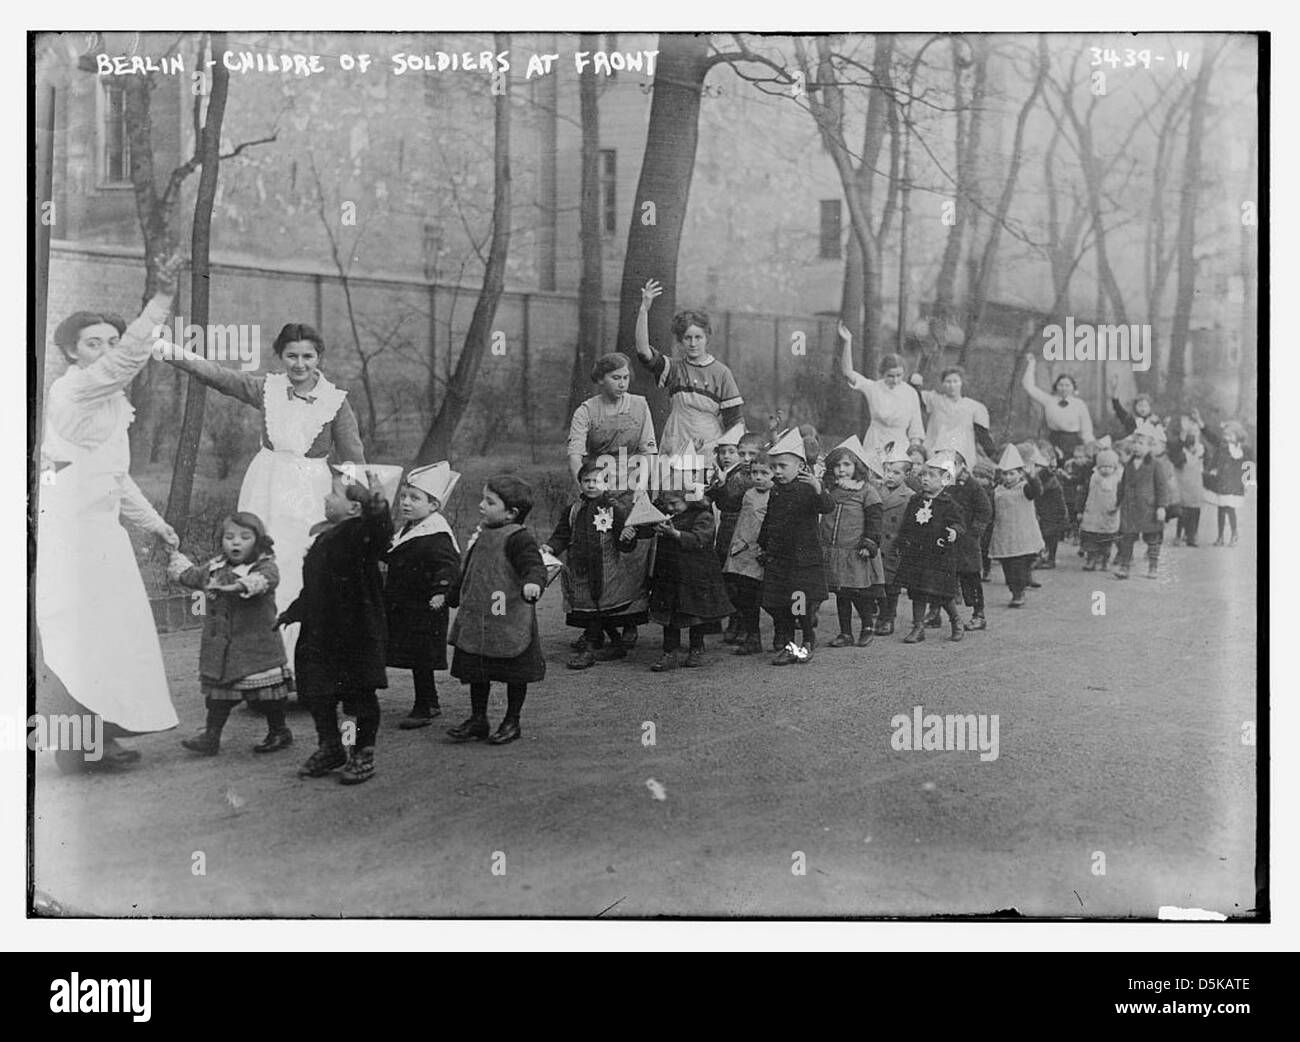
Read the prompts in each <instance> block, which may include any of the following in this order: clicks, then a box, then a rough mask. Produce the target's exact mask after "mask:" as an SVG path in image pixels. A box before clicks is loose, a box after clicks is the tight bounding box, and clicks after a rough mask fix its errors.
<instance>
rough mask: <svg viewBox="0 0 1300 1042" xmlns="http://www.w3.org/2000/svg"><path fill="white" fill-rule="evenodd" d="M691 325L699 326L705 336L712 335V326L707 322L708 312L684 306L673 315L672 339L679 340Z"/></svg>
mask: <svg viewBox="0 0 1300 1042" xmlns="http://www.w3.org/2000/svg"><path fill="white" fill-rule="evenodd" d="M691 326H699V327H700V328H701V329H702V330H704V335H705V336H712V335H713V326H712V325H711V324H710V322H709V313H708V312H707V311H700V310H699V309H697V308H685V309H684V310H682V311H679V312H677V314H676V315H674V316H673V325H672V332H673V339H674V340H677V341H680V340H681V339H682V337H684V336H685V335H686V331H687V330H688V329H690V328H691Z"/></svg>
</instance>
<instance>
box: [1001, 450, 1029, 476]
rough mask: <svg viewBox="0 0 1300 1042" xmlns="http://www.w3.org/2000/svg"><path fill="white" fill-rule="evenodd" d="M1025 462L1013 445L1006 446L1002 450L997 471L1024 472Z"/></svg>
mask: <svg viewBox="0 0 1300 1042" xmlns="http://www.w3.org/2000/svg"><path fill="white" fill-rule="evenodd" d="M1024 469H1025V461H1024V460H1023V459H1021V458H1020V450H1019V449H1018V448H1016V447H1015V446H1014V445H1008V446H1007V447H1006V448H1005V449H1003V450H1002V458H1001V459H1000V460H998V470H1024Z"/></svg>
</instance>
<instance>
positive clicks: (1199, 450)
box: [1174, 416, 1205, 547]
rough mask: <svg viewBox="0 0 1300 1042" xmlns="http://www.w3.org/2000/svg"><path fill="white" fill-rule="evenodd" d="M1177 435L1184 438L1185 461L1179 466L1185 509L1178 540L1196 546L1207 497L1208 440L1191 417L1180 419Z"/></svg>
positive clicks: (1183, 455) (1181, 516)
mask: <svg viewBox="0 0 1300 1042" xmlns="http://www.w3.org/2000/svg"><path fill="white" fill-rule="evenodd" d="M1174 436H1175V437H1179V438H1181V439H1182V448H1183V451H1182V459H1183V462H1182V465H1181V466H1179V467H1178V492H1179V497H1180V498H1181V499H1182V501H1183V511H1182V514H1181V515H1180V516H1179V518H1178V531H1177V533H1176V535H1175V541H1178V540H1181V541H1182V542H1183V543H1184V544H1186V545H1187V546H1191V547H1195V546H1196V540H1197V536H1198V534H1199V532H1200V529H1201V502H1202V501H1203V500H1204V499H1205V443H1204V442H1202V441H1201V438H1200V430H1199V428H1197V426H1196V425H1195V424H1194V423H1193V422H1192V420H1191V418H1190V417H1187V416H1183V417H1181V418H1180V420H1179V429H1178V430H1177V431H1175V432H1174Z"/></svg>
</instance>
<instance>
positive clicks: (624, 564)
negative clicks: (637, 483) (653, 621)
mask: <svg viewBox="0 0 1300 1042" xmlns="http://www.w3.org/2000/svg"><path fill="white" fill-rule="evenodd" d="M578 485H579V486H580V487H581V489H582V495H581V496H580V497H579V499H578V501H577V502H576V503H571V504H570V505H569V507H568V509H566V510H565V511H564V513H563V514H561V515H560V520H559V523H558V524H556V526H555V531H553V532H552V533H551V538H550V539H549V540H548V541H547V542H546V543H545V544H543V546H542V547H541V549H542V552H543V553H550V554H554V555H555V556H557V557H558V556H560V555H564V556H565V563H566V566H567V572H568V575H567V578H566V580H565V587H564V593H565V597H564V604H565V612H566V614H565V619H564V621H565V624H566V625H568V626H574V627H577V628H580V629H582V631H583V647H582V648H580V649H579V650H578V652H577V654H576V655H574V656H573V658H571V659H570V660H569V661H568V662H567V663H566V665H567V666H568V668H569V669H590V668H591V667H592V666H594V665H595V664H596V663H597V662H598V661H600V662H607V661H611V660H614V659H621V658H626V657H627V651H628V649H627V647H626V645H625V644H624V643H623V631H622V629H621V627H635V626H639V625H641V624H642V623H644V622H645V621H646V620H647V618H648V616H647V614H646V595H645V584H644V575H643V570H642V569H639V568H636V567H635V566H634V564H633V562H632V560H631V559H630V558H628V557H627V556H626V555H624V554H623V553H622V552H620V550H619V548H618V539H619V533H620V532H622V531H623V528H624V527H625V525H626V524H627V515H628V510H629V509H630V506H631V504H630V503H629V502H628V497H627V496H621V495H619V494H618V493H617V492H615V491H613V490H611V489H610V488H609V473H608V471H607V470H606V469H605V468H604V466H603V465H602V464H601V463H600V462H599V461H598V460H588V461H587V462H585V463H583V464H582V465H581V466H580V467H579V468H578ZM605 636H608V637H609V643H608V645H605V644H604V637H605ZM592 649H598V650H594V651H593V650H592Z"/></svg>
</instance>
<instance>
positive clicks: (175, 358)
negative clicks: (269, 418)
mask: <svg viewBox="0 0 1300 1042" xmlns="http://www.w3.org/2000/svg"><path fill="white" fill-rule="evenodd" d="M160 357H161V358H162V360H163V361H164V362H166V363H167V364H168V365H174V366H175V367H176V368H177V369H181V370H183V371H184V372H187V373H189V374H190V376H192V377H194V379H196V380H198V381H199V383H201V384H203V385H204V386H205V387H211V388H212V389H213V390H214V391H219V392H220V393H222V394H224V395H226V396H228V397H230V398H238V399H239V400H240V401H241V402H245V403H246V404H248V405H251V406H253V407H254V408H257V409H260V408H261V407H262V385H263V383H264V382H265V378H264V377H261V376H255V375H254V374H253V373H242V372H238V371H236V370H234V369H227V368H226V367H225V366H223V365H217V363H216V362H209V361H208V360H207V359H206V358H200V357H198V356H197V355H189V354H186V353H185V351H184V350H183V349H182V348H181V347H180V346H179V345H177V344H172V345H170V349H169V350H166V351H163V352H162V353H161V355H160Z"/></svg>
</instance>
